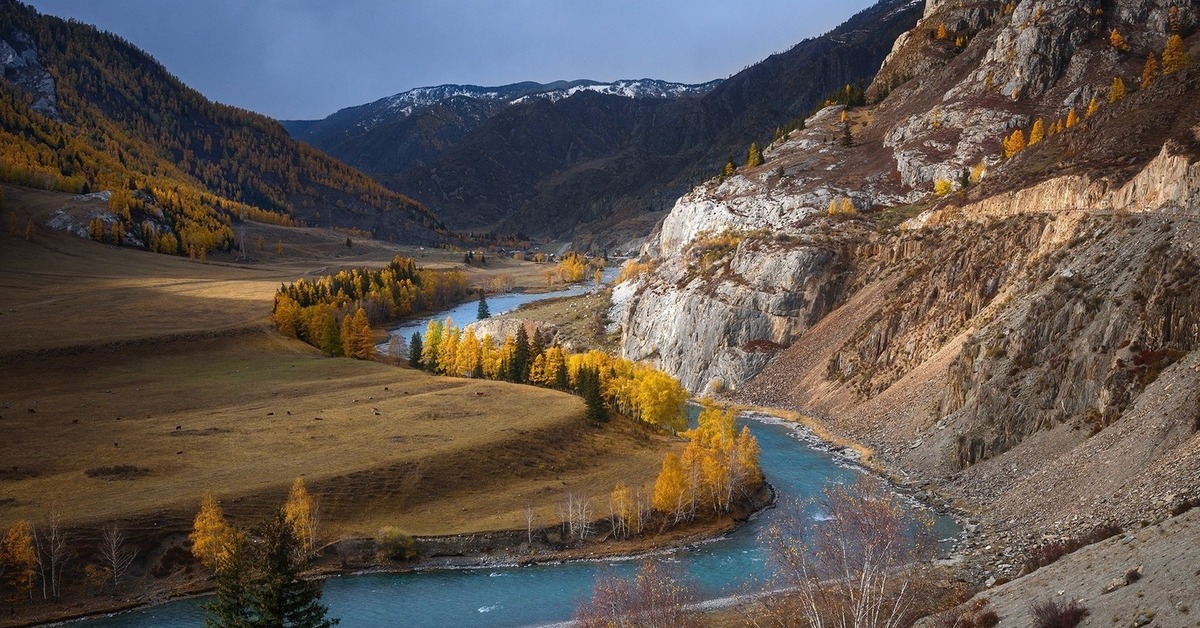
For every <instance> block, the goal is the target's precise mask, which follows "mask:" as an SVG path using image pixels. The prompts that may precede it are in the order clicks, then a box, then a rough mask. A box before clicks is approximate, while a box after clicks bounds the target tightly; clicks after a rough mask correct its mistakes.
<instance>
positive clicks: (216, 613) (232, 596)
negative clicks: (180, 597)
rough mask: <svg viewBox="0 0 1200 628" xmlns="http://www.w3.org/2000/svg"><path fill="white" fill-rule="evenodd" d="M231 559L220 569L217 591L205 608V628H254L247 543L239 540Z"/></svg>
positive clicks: (218, 568)
mask: <svg viewBox="0 0 1200 628" xmlns="http://www.w3.org/2000/svg"><path fill="white" fill-rule="evenodd" d="M231 550H232V551H230V553H229V555H228V556H227V557H226V558H224V559H223V560H222V561H221V562H220V563H219V565H218V566H217V580H216V584H217V591H216V593H215V594H214V595H213V597H212V600H210V601H209V603H208V604H205V605H204V613H205V616H204V625H205V627H206V628H250V627H251V626H255V625H256V623H255V621H254V616H253V614H252V611H251V608H252V605H253V600H252V599H251V595H250V589H249V586H248V585H249V580H250V571H249V569H250V566H249V565H248V564H247V560H248V557H247V552H248V551H249V549H248V547H247V546H246V542H245V540H244V539H238V540H237V542H236V543H235V545H234V546H233V547H232V548H231Z"/></svg>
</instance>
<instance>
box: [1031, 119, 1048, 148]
mask: <svg viewBox="0 0 1200 628" xmlns="http://www.w3.org/2000/svg"><path fill="white" fill-rule="evenodd" d="M1045 137H1046V122H1045V121H1044V120H1042V119H1041V118H1038V119H1037V120H1034V122H1033V128H1032V129H1030V130H1029V145H1030V146H1036V145H1037V144H1038V143H1039V142H1041V141H1042V140H1043V139H1045Z"/></svg>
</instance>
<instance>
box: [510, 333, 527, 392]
mask: <svg viewBox="0 0 1200 628" xmlns="http://www.w3.org/2000/svg"><path fill="white" fill-rule="evenodd" d="M513 342H514V345H513V353H512V359H510V360H509V362H508V381H510V382H516V383H518V384H524V383H525V382H526V381H527V380H528V379H529V365H530V362H531V360H530V355H529V335H528V334H527V333H526V332H525V325H521V326H519V327H517V337H516V339H515V340H514V341H513Z"/></svg>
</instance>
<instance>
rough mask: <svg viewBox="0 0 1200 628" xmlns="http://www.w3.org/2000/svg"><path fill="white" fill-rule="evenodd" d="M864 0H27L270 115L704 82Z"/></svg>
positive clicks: (821, 27)
mask: <svg viewBox="0 0 1200 628" xmlns="http://www.w3.org/2000/svg"><path fill="white" fill-rule="evenodd" d="M27 1H30V0H27ZM873 2H874V0H845V1H841V2H830V1H829V0H737V1H734V0H688V1H674V2H668V1H666V0H640V1H639V0H393V1H387V0H31V4H32V5H33V6H34V7H36V8H37V9H38V11H40V12H42V13H48V14H51V15H57V16H60V17H73V18H75V19H77V20H79V21H82V22H87V23H89V24H95V25H96V26H98V27H99V28H101V29H104V30H107V31H111V32H113V33H116V34H117V35H120V36H122V37H124V38H125V39H127V40H129V41H131V42H133V43H134V44H135V45H137V46H139V47H140V48H142V49H143V50H146V51H147V52H149V53H150V54H151V55H153V56H154V57H156V58H157V59H158V60H159V61H160V62H162V63H163V65H165V66H166V67H167V69H168V70H169V71H171V72H172V73H173V74H175V75H176V76H178V77H180V78H181V79H182V80H183V81H184V82H185V83H187V84H188V85H190V86H192V87H194V88H196V89H198V90H200V91H201V92H202V93H204V94H205V95H206V96H208V97H209V98H213V99H215V100H218V101H221V102H224V103H228V104H231V105H237V106H239V107H245V108H247V109H252V110H254V111H258V112H261V113H264V114H267V115H270V116H274V117H277V118H322V117H324V116H326V115H328V114H330V113H333V112H334V111H335V110H337V109H340V108H342V107H348V106H352V105H358V104H362V103H365V102H369V101H372V100H376V99H378V98H382V97H384V96H389V95H391V94H395V93H398V92H402V91H405V90H408V89H412V88H414V87H422V86H428V85H440V84H444V83H469V84H476V85H503V84H506V83H515V82H518V81H538V82H543V83H544V82H549V81H553V80H558V79H578V78H589V79H595V80H601V81H609V80H616V79H623V78H658V79H663V80H669V81H677V82H683V83H700V82H704V81H708V80H711V79H714V78H724V77H727V76H729V75H731V74H733V73H735V72H738V71H739V70H741V69H742V68H744V67H746V66H748V65H751V64H753V63H755V62H757V61H759V60H761V59H763V58H765V57H767V56H769V55H770V54H772V53H775V52H780V51H783V50H786V49H788V48H790V47H791V46H793V45H794V44H796V43H799V42H800V41H801V40H802V39H804V38H806V37H811V36H814V35H819V34H821V33H823V32H825V31H827V30H829V29H831V28H833V27H834V26H836V25H837V24H839V23H841V22H842V21H844V20H845V19H846V18H848V17H850V16H851V15H852V14H854V13H856V12H858V11H860V10H862V9H863V8H865V7H867V6H869V5H870V4H872V3H873Z"/></svg>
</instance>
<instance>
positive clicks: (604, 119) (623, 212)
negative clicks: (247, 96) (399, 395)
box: [284, 0, 922, 245]
mask: <svg viewBox="0 0 1200 628" xmlns="http://www.w3.org/2000/svg"><path fill="white" fill-rule="evenodd" d="M921 11H922V3H921V2H911V1H910V0H882V1H881V2H879V3H877V4H876V5H874V6H872V7H870V8H867V9H865V10H863V11H861V12H859V13H858V14H857V15H855V16H853V17H851V18H850V19H849V20H847V21H846V22H845V23H844V24H842V25H841V26H839V27H837V28H835V29H834V30H832V31H830V32H829V33H826V34H825V35H821V36H819V37H814V38H811V39H808V40H805V41H803V42H801V43H799V44H797V45H796V46H794V47H793V48H791V49H790V50H788V51H786V52H783V53H779V54H776V55H772V56H771V57H769V58H767V59H765V60H763V61H762V62H760V63H757V64H755V65H753V66H751V67H749V68H747V69H746V70H743V71H742V72H739V73H738V74H736V75H734V76H733V77H731V78H729V79H725V80H722V81H719V82H718V81H713V82H710V83H705V84H702V85H697V86H679V85H678V84H672V83H666V82H661V81H650V80H641V81H616V82H614V83H596V82H592V81H574V82H569V83H563V82H560V83H552V84H549V85H538V84H536V83H516V84H514V85H511V86H506V87H505V88H476V87H473V86H441V87H436V88H422V89H421V90H412V91H411V92H406V93H404V94H398V95H396V96H393V97H389V98H385V99H381V100H379V101H376V102H374V103H369V104H366V105H362V106H360V107H352V108H349V109H343V110H342V111H339V112H337V113H335V114H333V115H331V116H329V117H328V118H326V119H324V120H320V121H288V122H284V126H285V127H286V128H287V129H288V130H289V132H291V133H292V135H293V137H295V138H297V139H301V140H303V141H306V142H308V143H310V144H312V145H313V146H316V147H317V148H319V149H321V150H324V151H326V152H327V153H329V154H330V155H332V156H334V157H337V158H338V159H341V160H343V161H345V162H347V163H349V164H352V165H354V166H355V167H357V168H359V169H361V170H363V171H365V172H367V173H370V174H372V175H373V176H375V178H376V179H378V180H379V181H380V182H381V183H383V184H384V185H385V186H387V187H388V188H390V189H392V190H397V191H403V193H405V194H408V195H411V196H413V197H414V198H417V199H418V200H420V201H422V202H424V203H425V204H427V205H428V206H429V207H430V208H431V209H432V210H433V211H435V212H437V213H438V215H439V216H440V217H442V219H443V220H445V221H446V223H447V224H449V225H450V226H451V227H453V228H456V229H470V230H495V231H498V232H504V233H518V232H523V233H527V234H530V235H545V236H560V235H563V236H565V235H567V234H569V233H571V234H572V237H573V238H575V239H577V240H586V239H588V238H587V236H588V235H589V233H590V234H598V233H607V234H610V235H611V234H612V233H614V232H613V230H612V227H613V226H614V225H616V224H617V223H620V222H622V221H626V220H628V221H636V220H637V219H638V218H639V217H640V216H643V215H645V214H646V212H648V211H651V212H652V211H660V210H665V209H668V208H669V207H670V206H671V204H672V203H673V202H674V200H675V199H676V198H677V197H678V196H680V195H681V194H683V193H684V192H686V191H687V190H688V188H689V187H691V186H692V185H694V184H696V183H698V182H700V181H703V180H704V179H707V178H708V177H709V176H711V175H712V174H714V173H715V172H716V171H717V170H718V169H719V168H720V166H722V165H723V164H724V163H725V161H726V160H727V159H729V158H730V157H733V158H735V159H737V160H738V161H741V160H742V159H744V156H745V155H746V150H747V148H748V147H749V145H750V143H751V142H755V141H757V142H759V143H760V146H761V145H762V144H764V143H765V142H767V141H769V140H770V138H771V134H772V132H773V131H774V129H775V128H776V127H779V126H784V125H786V124H787V123H788V122H790V121H792V120H794V119H796V118H797V117H801V116H804V115H807V114H808V113H810V112H811V111H812V108H813V107H814V106H815V105H817V104H819V103H820V102H821V101H822V100H823V99H824V98H826V97H827V96H828V95H829V94H831V93H832V92H834V91H836V90H838V89H841V88H842V87H844V86H845V85H847V84H862V85H865V84H866V83H868V82H870V80H871V79H872V78H873V77H874V76H875V73H876V72H877V71H878V70H879V67H880V64H881V63H882V62H883V59H884V58H885V57H886V56H887V54H888V52H890V51H891V47H892V43H893V42H894V41H895V40H896V38H897V37H898V36H899V35H900V34H901V33H903V32H905V31H907V30H909V29H910V28H912V26H913V25H914V24H915V23H916V20H917V19H918V18H919V17H920V15H921ZM523 92H524V93H523ZM631 95H632V96H633V97H628V96H631ZM431 101H432V102H431ZM414 103H420V106H413V105H414ZM580 225H586V226H585V227H584V228H583V229H577V227H579V226H580ZM646 230H647V231H648V228H646ZM585 232H587V233H585ZM642 235H645V234H644V233H643V234H642ZM611 237H612V238H616V237H617V236H611ZM608 243H615V240H614V241H611V242H608ZM601 244H602V245H603V244H605V243H601Z"/></svg>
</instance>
